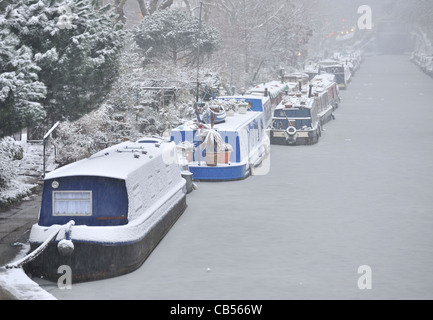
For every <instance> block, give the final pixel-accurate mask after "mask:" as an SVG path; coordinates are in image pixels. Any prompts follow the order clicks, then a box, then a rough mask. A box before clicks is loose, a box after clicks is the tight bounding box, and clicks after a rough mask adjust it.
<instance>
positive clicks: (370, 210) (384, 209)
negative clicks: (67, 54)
mask: <svg viewBox="0 0 433 320" xmlns="http://www.w3.org/2000/svg"><path fill="white" fill-rule="evenodd" d="M341 95H342V98H343V101H342V103H341V106H340V108H339V109H338V110H337V111H336V113H335V116H336V120H335V121H333V122H331V123H329V124H328V125H326V127H325V131H324V132H323V135H322V139H321V141H320V143H319V144H317V145H315V146H300V147H284V146H272V150H271V170H270V172H269V174H268V175H264V176H254V177H250V178H248V179H246V180H244V181H238V182H231V183H198V186H199V189H198V190H196V191H194V192H193V193H192V194H190V195H189V196H188V200H187V201H188V208H187V210H186V211H185V213H184V214H183V216H182V217H181V218H180V219H179V220H178V222H177V223H176V224H175V226H174V227H173V228H172V229H171V231H170V232H169V233H168V234H167V236H166V237H165V238H164V239H163V241H162V242H161V243H160V244H159V245H158V246H157V248H156V249H155V250H154V252H153V253H152V254H151V256H150V257H149V258H148V259H147V260H146V262H145V263H144V265H143V266H142V267H141V268H140V269H139V270H137V271H135V272H133V273H131V274H128V275H125V276H122V277H118V278H114V279H109V280H104V281H97V282H91V283H85V284H74V285H73V287H72V289H71V290H59V289H58V288H57V285H56V284H53V283H47V282H44V281H41V280H38V283H40V285H41V286H42V287H43V288H44V289H45V290H47V291H49V292H50V293H51V294H53V295H54V296H55V297H57V298H58V299H150V300H152V299H162V300H172V299H175V300H178V299H182V300H185V299H186V300H189V299H192V300H194V299H211V300H220V299H231V300H238V299H259V300H281V299H283V300H286V299H432V298H433V232H432V230H433V79H431V78H429V77H428V76H426V75H424V74H423V73H422V72H421V71H419V70H418V68H417V67H416V66H415V65H413V64H411V63H410V62H409V58H408V57H407V56H382V55H378V56H369V57H367V58H366V61H365V62H364V64H363V65H362V67H361V69H360V70H359V71H358V73H357V74H356V76H355V77H354V79H353V81H352V83H351V84H350V85H349V88H348V90H347V91H342V94H341ZM360 266H368V267H369V268H370V269H369V270H371V273H365V274H359V273H358V269H359V267H360ZM370 275H371V277H370V278H369V279H371V282H369V281H367V282H363V281H361V282H362V283H371V290H368V289H367V290H361V289H360V288H359V286H358V280H359V279H360V277H363V278H362V279H365V278H366V277H367V276H370Z"/></svg>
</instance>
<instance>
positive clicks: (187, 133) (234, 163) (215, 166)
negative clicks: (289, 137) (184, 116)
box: [171, 99, 270, 181]
mask: <svg viewBox="0 0 433 320" xmlns="http://www.w3.org/2000/svg"><path fill="white" fill-rule="evenodd" d="M246 100H247V99H246ZM247 101H248V100H247ZM171 141H173V142H174V143H175V144H176V145H178V146H182V145H185V144H189V145H190V146H192V148H191V150H190V152H189V153H188V156H187V157H186V158H187V159H186V161H187V163H188V168H189V171H190V172H191V173H192V174H193V179H194V180H196V181H234V180H241V179H245V178H247V177H248V176H249V175H254V174H266V173H267V169H266V165H267V164H268V163H267V162H266V161H267V160H268V159H269V152H270V148H269V147H270V142H269V137H268V132H267V127H266V124H265V114H264V113H263V112H256V111H251V110H249V111H247V108H245V109H243V110H241V109H240V110H239V111H238V112H237V113H235V114H234V115H231V116H228V117H227V118H226V121H225V122H224V123H220V124H215V125H214V126H209V125H206V124H202V123H198V122H197V121H196V120H192V121H190V122H187V123H185V124H184V125H182V126H180V127H178V128H176V129H174V130H172V132H171ZM184 160H185V159H184Z"/></svg>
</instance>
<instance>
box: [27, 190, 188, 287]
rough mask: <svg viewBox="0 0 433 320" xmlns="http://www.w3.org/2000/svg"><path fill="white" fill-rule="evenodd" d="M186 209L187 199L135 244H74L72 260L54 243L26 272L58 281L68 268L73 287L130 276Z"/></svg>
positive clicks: (32, 246) (34, 245)
mask: <svg viewBox="0 0 433 320" xmlns="http://www.w3.org/2000/svg"><path fill="white" fill-rule="evenodd" d="M185 209H186V195H185V196H183V197H182V198H181V200H180V201H178V202H177V203H176V204H175V205H174V206H173V207H172V208H171V209H170V210H169V211H168V212H167V213H166V214H165V215H163V216H162V217H161V218H160V219H158V221H156V222H155V223H154V224H153V225H152V227H151V228H149V229H148V230H147V232H146V233H145V234H144V235H143V236H142V237H141V238H140V239H139V240H137V241H134V242H126V243H97V242H85V241H73V244H74V251H73V253H72V255H70V256H62V255H61V254H60V253H59V251H58V249H57V245H58V241H54V242H51V243H50V244H49V245H48V247H47V248H46V249H45V250H44V251H43V253H42V254H41V255H39V256H38V257H37V258H36V259H35V260H33V261H32V262H30V263H28V264H26V265H25V266H24V269H25V271H26V272H27V273H29V274H31V275H32V276H36V277H43V278H45V279H47V280H50V281H57V280H58V279H59V277H60V276H61V274H59V273H58V268H59V267H60V266H64V265H66V266H69V267H70V268H71V271H72V282H73V283H79V282H86V281H95V280H102V279H107V278H112V277H116V276H120V275H124V274H127V273H130V272H132V271H134V270H136V269H138V268H139V267H140V266H141V265H142V264H143V263H144V261H145V260H146V259H147V258H148V256H149V255H150V254H151V252H152V251H153V250H154V249H155V248H156V246H157V245H158V243H159V242H160V241H161V240H162V239H163V238H164V236H165V235H166V234H167V232H168V231H169V230H170V229H171V227H172V226H173V225H174V224H175V223H176V221H177V220H178V218H179V217H180V216H181V215H182V213H183V212H184V210H185ZM101 228H103V227H101ZM39 245H40V243H31V251H33V250H35V249H36V248H37V247H38V246H39Z"/></svg>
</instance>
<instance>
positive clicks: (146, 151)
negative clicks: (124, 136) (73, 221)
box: [45, 138, 168, 180]
mask: <svg viewBox="0 0 433 320" xmlns="http://www.w3.org/2000/svg"><path fill="white" fill-rule="evenodd" d="M165 145H168V143H166V142H163V141H162V140H161V139H159V138H143V139H140V140H138V141H137V142H131V141H128V142H124V143H121V144H118V145H115V146H112V147H109V148H107V149H104V150H102V151H100V152H98V153H96V154H94V155H92V156H91V157H89V158H87V159H83V160H80V161H77V162H74V163H72V164H69V165H66V166H64V167H62V168H59V169H57V170H55V171H53V172H50V173H48V174H47V175H46V176H45V180H51V179H58V178H65V177H72V176H91V177H106V178H113V179H120V180H126V179H127V178H128V177H129V176H130V175H132V174H133V173H134V172H136V171H137V170H138V169H139V168H141V167H143V166H144V165H146V164H147V163H150V162H151V161H153V159H155V158H157V157H158V156H159V155H161V154H162V152H163V150H164V149H165V148H164V147H165Z"/></svg>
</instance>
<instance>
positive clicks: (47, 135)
mask: <svg viewBox="0 0 433 320" xmlns="http://www.w3.org/2000/svg"><path fill="white" fill-rule="evenodd" d="M59 124H60V121H58V122H57V123H56V124H55V125H54V126H53V127H52V128H51V129H50V130H49V131H48V132H47V133H46V134H45V136H44V139H43V148H44V153H43V157H44V175H43V177H44V178H45V171H46V170H45V167H46V163H45V149H46V145H47V141H48V138H49V137H50V135H51V134H52V133H53V131H54V130H56V128H57V127H58V126H59Z"/></svg>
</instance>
